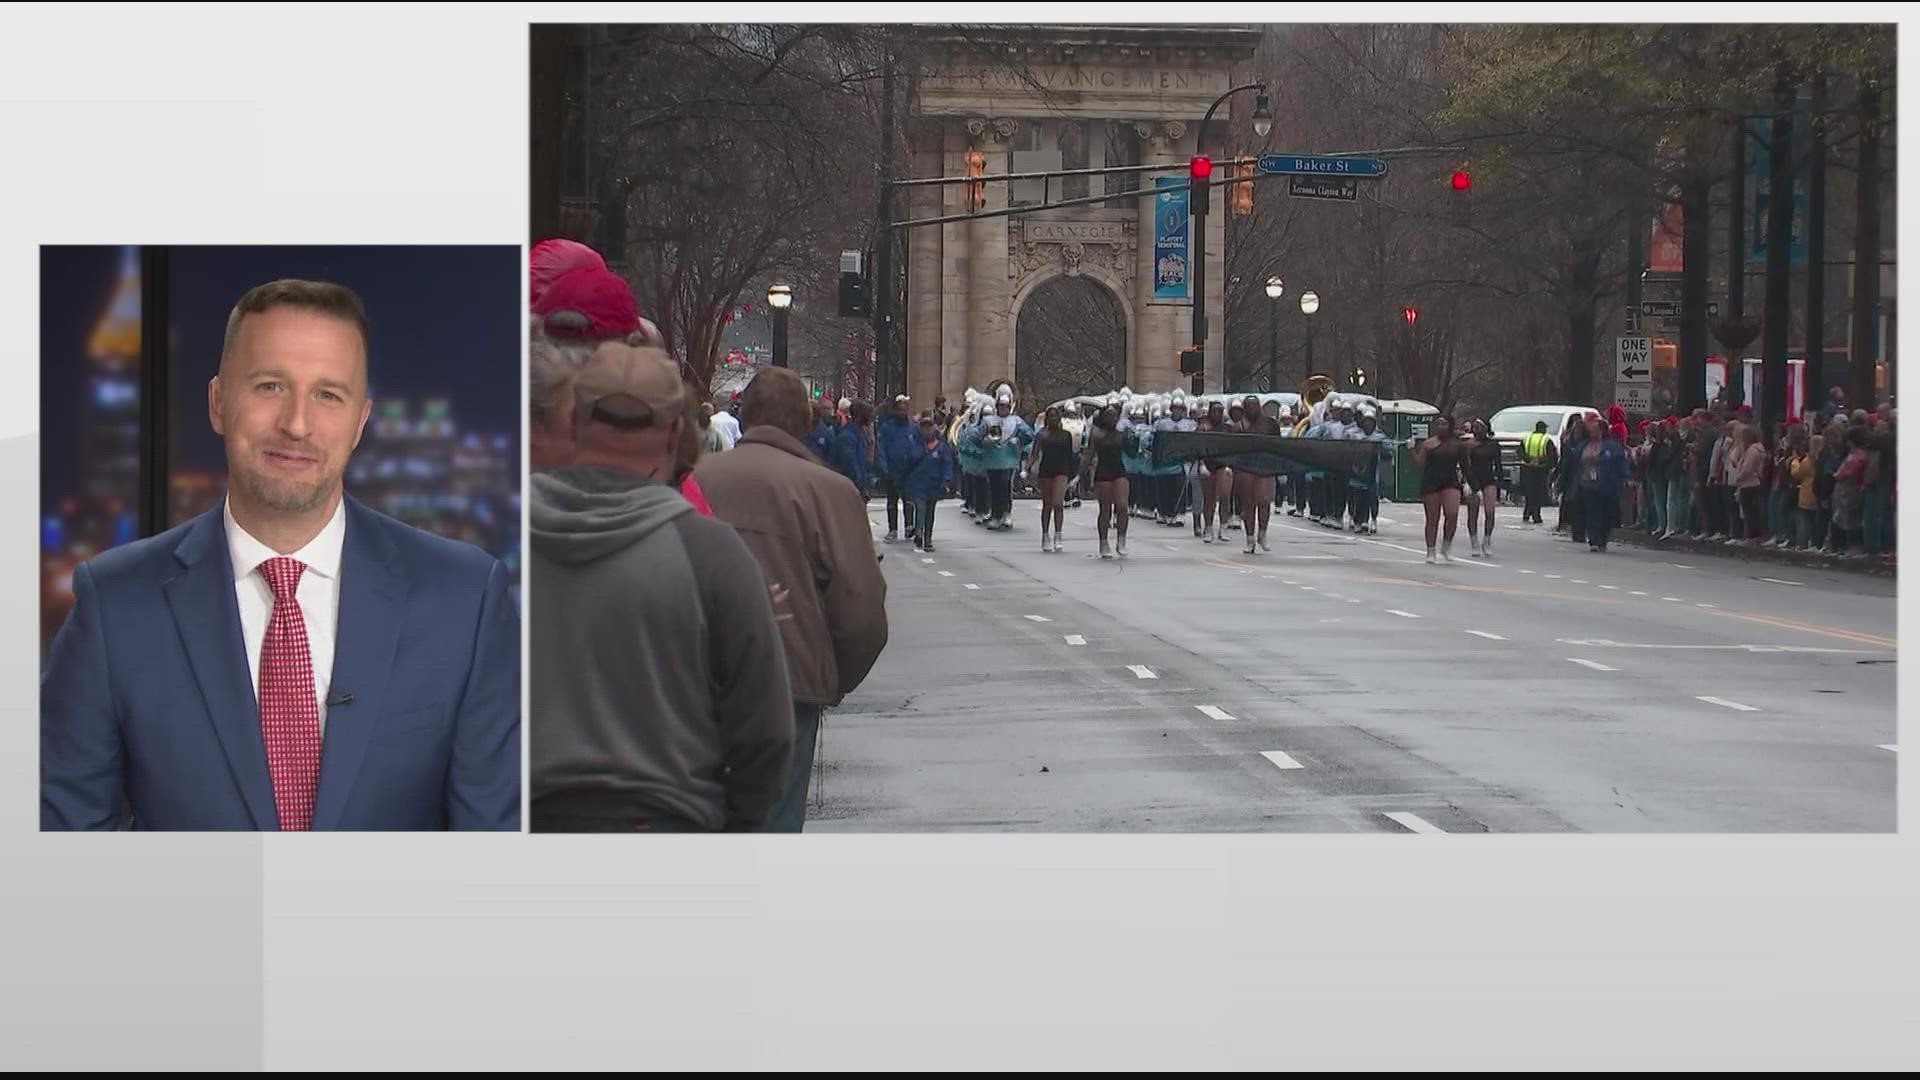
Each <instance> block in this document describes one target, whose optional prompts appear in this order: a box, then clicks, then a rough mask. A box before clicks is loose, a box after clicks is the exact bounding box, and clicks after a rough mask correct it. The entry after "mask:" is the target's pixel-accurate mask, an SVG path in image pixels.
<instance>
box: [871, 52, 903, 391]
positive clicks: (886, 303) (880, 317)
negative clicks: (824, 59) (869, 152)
mask: <svg viewBox="0 0 1920 1080" xmlns="http://www.w3.org/2000/svg"><path fill="white" fill-rule="evenodd" d="M892 221H893V50H892V49H888V50H887V55H886V60H885V69H884V71H883V72H882V74H881V77H880V206H879V209H878V211H877V212H876V214H875V216H874V248H873V261H874V266H873V281H874V290H873V291H874V295H873V296H871V297H869V301H870V303H871V305H872V313H873V368H874V371H873V376H874V377H873V382H874V399H875V404H876V405H877V404H878V403H879V402H881V401H890V400H892V398H893V396H894V395H895V394H899V393H904V392H905V390H906V381H907V376H906V370H905V365H904V364H902V365H899V370H898V371H897V372H896V370H895V367H896V365H895V359H894V338H893V298H894V293H895V287H894V280H893V228H892V224H891V223H892ZM896 380H897V381H896Z"/></svg>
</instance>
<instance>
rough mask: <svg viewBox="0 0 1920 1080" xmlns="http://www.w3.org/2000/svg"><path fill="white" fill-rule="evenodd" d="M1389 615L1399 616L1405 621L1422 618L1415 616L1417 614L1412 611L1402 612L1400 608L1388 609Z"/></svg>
mask: <svg viewBox="0 0 1920 1080" xmlns="http://www.w3.org/2000/svg"><path fill="white" fill-rule="evenodd" d="M1387 614H1389V615H1398V616H1400V617H1401V618H1403V619H1417V618H1419V617H1420V616H1418V615H1415V614H1414V613H1413V612H1411V611H1401V610H1400V609H1399V608H1388V609H1387Z"/></svg>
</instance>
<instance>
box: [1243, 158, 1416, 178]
mask: <svg viewBox="0 0 1920 1080" xmlns="http://www.w3.org/2000/svg"><path fill="white" fill-rule="evenodd" d="M1260 171H1261V172H1262V173H1265V174H1266V175H1268V176H1385V175H1387V163H1386V162H1384V161H1382V160H1380V159H1379V158H1361V157H1315V156H1312V155H1310V154H1262V155H1260Z"/></svg>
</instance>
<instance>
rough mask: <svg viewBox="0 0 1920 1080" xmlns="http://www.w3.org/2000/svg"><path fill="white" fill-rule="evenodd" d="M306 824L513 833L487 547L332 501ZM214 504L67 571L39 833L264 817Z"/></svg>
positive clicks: (503, 621)
mask: <svg viewBox="0 0 1920 1080" xmlns="http://www.w3.org/2000/svg"><path fill="white" fill-rule="evenodd" d="M346 506H347V512H346V536H345V539H344V541H343V545H342V550H341V555H340V623H339V629H338V632H337V637H336V640H337V642H338V644H337V645H336V646H335V651H334V663H333V684H332V689H331V691H330V693H329V696H330V699H331V701H332V702H338V700H339V699H340V698H341V697H343V696H345V695H351V696H352V701H350V702H346V703H330V704H329V707H328V709H327V726H326V737H325V743H324V747H323V749H322V753H321V761H320V789H319V792H318V797H317V802H316V805H315V807H314V815H313V828H314V829H316V830H323V829H359V830H376V829H377V830H438V829H494V830H511V831H518V830H519V828H520V758H521V755H520V615H519V612H518V610H517V609H516V607H515V604H514V601H513V598H512V596H511V594H510V593H509V592H508V589H507V571H506V569H505V567H503V566H502V565H501V564H500V562H499V561H498V560H496V559H494V558H493V557H492V556H491V555H488V554H487V553H486V552H483V551H481V550H480V549H478V548H475V547H473V546H471V545H468V544H462V543H457V542H455V541H452V540H447V539H443V538H441V537H438V536H433V535H431V534H428V533H425V532H421V531H420V530H418V529H414V528H410V527H409V526H406V525H403V524H401V523H400V522H398V521H395V520H393V519H392V518H388V517H385V516H383V515H381V514H377V513H375V512H374V511H372V510H369V509H367V508H366V507H365V506H362V505H360V504H359V503H357V502H355V501H353V500H352V499H348V500H347V501H346ZM222 509H223V508H215V509H214V510H212V511H209V512H208V513H206V514H202V515H201V516H200V517H198V518H195V519H194V520H192V521H190V522H188V523H186V524H184V525H181V526H179V527H177V528H174V529H172V530H169V531H168V532H164V533H161V534H160V535H158V536H154V537H150V538H148V539H145V540H141V541H138V542H137V543H133V544H128V545H126V546H124V547H120V548H115V549H113V550H112V551H108V552H106V553H104V554H102V555H100V556H98V557H97V558H94V559H92V560H90V561H89V562H87V563H85V564H84V565H82V566H81V567H80V568H79V569H77V570H76V571H75V572H74V575H73V591H74V598H75V605H74V609H73V612H72V614H70V615H69V616H68V617H67V622H66V625H65V626H63V627H61V629H60V633H59V635H58V636H57V637H56V638H55V639H54V642H53V649H52V652H51V654H50V655H49V656H48V659H47V663H46V668H45V670H44V672H43V673H42V675H41V679H40V775H41V796H40V827H41V828H42V829H120V828H133V829H190V830H242V831H248V830H265V831H275V830H278V829H279V827H280V826H279V817H278V813H277V811H276V809H275V806H274V797H273V781H272V779H271V778H270V777H269V776H268V774H267V756H266V745H265V743H264V741H263V740H262V738H261V734H260V710H259V705H258V702H257V700H256V697H255V691H254V687H253V685H252V674H251V671H250V666H249V664H248V662H247V656H246V651H245V650H246V646H245V644H244V640H243V638H242V635H241V630H240V607H239V602H238V601H237V600H236V599H235V597H234V580H233V566H232V557H231V555H230V554H229V552H228V549H227V537H226V529H225V525H224V519H223V514H222Z"/></svg>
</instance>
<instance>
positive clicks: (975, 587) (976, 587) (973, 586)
mask: <svg viewBox="0 0 1920 1080" xmlns="http://www.w3.org/2000/svg"><path fill="white" fill-rule="evenodd" d="M979 587H980V586H978V585H968V586H967V588H969V589H978V588H979Z"/></svg>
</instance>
